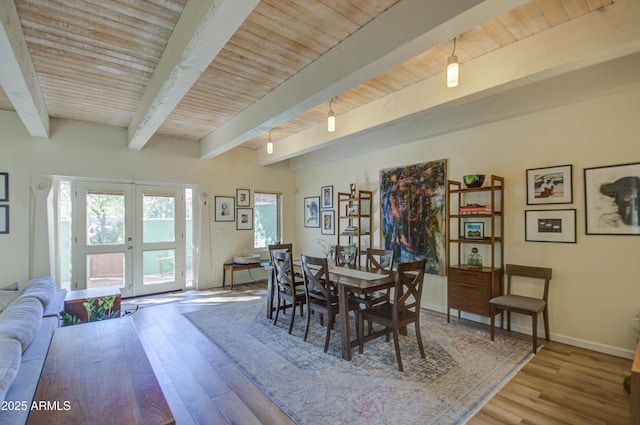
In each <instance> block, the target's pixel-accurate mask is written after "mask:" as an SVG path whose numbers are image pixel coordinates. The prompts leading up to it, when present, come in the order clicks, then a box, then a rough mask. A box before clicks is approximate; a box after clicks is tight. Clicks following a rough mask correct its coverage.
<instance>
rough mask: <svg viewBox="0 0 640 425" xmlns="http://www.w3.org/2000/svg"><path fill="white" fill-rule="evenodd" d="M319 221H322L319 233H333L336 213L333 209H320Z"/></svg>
mask: <svg viewBox="0 0 640 425" xmlns="http://www.w3.org/2000/svg"><path fill="white" fill-rule="evenodd" d="M320 221H322V225H321V226H320V233H322V234H323V235H335V234H336V229H335V225H334V223H335V221H336V213H335V211H333V210H322V211H320Z"/></svg>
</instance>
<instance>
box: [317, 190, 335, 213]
mask: <svg viewBox="0 0 640 425" xmlns="http://www.w3.org/2000/svg"><path fill="white" fill-rule="evenodd" d="M320 199H321V201H322V208H323V209H324V208H333V186H322V187H321V188H320Z"/></svg>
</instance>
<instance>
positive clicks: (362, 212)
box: [338, 190, 373, 266]
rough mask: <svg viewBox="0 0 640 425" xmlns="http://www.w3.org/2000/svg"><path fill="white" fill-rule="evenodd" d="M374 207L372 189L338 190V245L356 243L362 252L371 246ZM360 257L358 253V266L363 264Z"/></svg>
mask: <svg viewBox="0 0 640 425" xmlns="http://www.w3.org/2000/svg"><path fill="white" fill-rule="evenodd" d="M372 208H373V192H372V191H369V190H360V191H358V192H357V193H356V194H352V193H346V192H338V245H341V246H344V245H349V244H351V243H354V244H356V246H357V247H358V249H359V252H360V253H363V252H365V251H366V250H367V248H370V247H371V215H372ZM360 258H361V255H358V256H357V259H356V264H357V265H358V266H360V265H361V264H360Z"/></svg>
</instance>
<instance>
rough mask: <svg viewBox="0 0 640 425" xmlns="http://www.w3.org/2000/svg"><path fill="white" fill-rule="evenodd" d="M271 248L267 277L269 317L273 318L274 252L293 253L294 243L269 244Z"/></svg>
mask: <svg viewBox="0 0 640 425" xmlns="http://www.w3.org/2000/svg"><path fill="white" fill-rule="evenodd" d="M267 248H268V249H269V265H270V269H269V274H268V278H267V318H268V319H273V315H272V313H273V312H274V311H275V308H274V307H273V301H274V299H275V290H276V288H275V273H276V269H275V267H274V266H273V254H274V253H276V252H278V251H285V252H289V253H291V255H293V244H292V243H276V244H271V245H268V246H267Z"/></svg>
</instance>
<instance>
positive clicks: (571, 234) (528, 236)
mask: <svg viewBox="0 0 640 425" xmlns="http://www.w3.org/2000/svg"><path fill="white" fill-rule="evenodd" d="M524 222H525V231H524V240H525V241H528V242H563V243H576V210H574V209H569V210H530V211H525V212H524Z"/></svg>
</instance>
